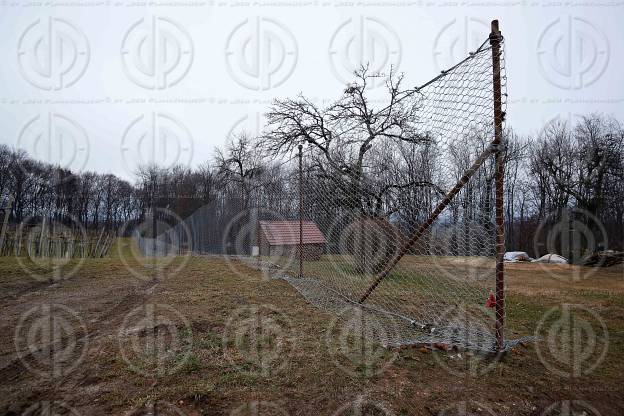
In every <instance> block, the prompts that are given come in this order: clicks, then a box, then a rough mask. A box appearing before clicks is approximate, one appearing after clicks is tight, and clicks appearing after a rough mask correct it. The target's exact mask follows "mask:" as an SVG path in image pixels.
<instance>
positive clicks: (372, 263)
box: [142, 25, 513, 352]
mask: <svg viewBox="0 0 624 416" xmlns="http://www.w3.org/2000/svg"><path fill="white" fill-rule="evenodd" d="M505 87H506V77H505V60H504V52H503V39H502V36H501V35H500V32H498V29H497V27H495V26H494V25H493V32H492V35H490V38H489V39H487V40H485V42H484V43H483V44H482V45H481V46H480V47H479V48H478V50H477V51H475V52H474V53H471V54H470V56H468V57H467V58H466V59H464V60H463V61H461V62H460V63H458V64H457V65H455V66H454V67H452V68H450V69H449V70H447V71H443V73H442V74H441V75H439V76H438V77H436V78H434V79H433V80H431V81H429V82H427V83H425V84H424V85H423V86H421V87H419V88H416V89H414V90H412V91H410V92H408V93H406V94H404V95H402V96H401V98H400V99H399V100H411V104H410V105H412V106H414V108H416V110H417V111H415V117H416V122H415V123H413V126H412V127H410V128H411V129H412V131H410V135H409V139H405V138H398V139H397V140H393V139H392V134H391V133H388V134H385V137H386V138H387V140H386V142H384V143H383V145H382V146H377V147H376V148H375V151H371V152H368V150H369V149H368V147H367V146H368V143H364V144H365V146H360V147H359V149H360V150H359V152H350V150H349V148H348V145H346V146H345V148H343V149H340V161H338V158H336V157H330V155H328V153H327V152H326V151H324V149H319V148H318V147H315V146H308V147H306V148H305V149H302V146H300V147H299V152H300V153H299V160H298V161H299V166H293V167H292V168H291V171H292V172H293V174H291V175H289V179H288V180H287V182H288V184H287V186H286V188H287V189H286V192H282V197H281V198H278V199H277V200H279V201H280V203H276V202H275V201H276V199H275V197H274V196H273V195H268V194H264V195H263V198H262V200H263V201H262V203H256V204H254V205H253V206H252V207H249V206H248V205H249V202H245V201H246V200H245V199H235V198H233V199H232V198H230V199H228V198H226V199H223V200H220V201H215V202H213V203H211V204H209V205H207V206H205V207H203V208H201V209H199V210H198V211H197V212H195V213H194V214H193V215H191V216H190V217H189V218H187V219H186V220H184V221H182V222H180V223H179V224H178V225H176V226H175V227H173V228H171V229H170V230H168V231H167V232H165V233H162V234H161V235H160V236H159V237H158V238H157V239H156V241H153V242H151V244H152V248H153V249H152V253H158V254H161V255H162V254H171V253H175V254H180V253H185V252H194V253H200V254H224V255H238V256H241V258H242V259H249V258H252V257H256V259H254V260H253V261H252V262H250V264H262V265H264V266H266V265H269V266H270V267H272V268H273V269H274V270H277V271H278V273H277V276H279V277H282V278H284V279H285V280H287V281H288V282H290V283H291V284H292V285H293V286H294V287H295V288H296V289H297V290H299V291H300V292H301V293H302V294H303V295H304V296H305V297H306V299H308V300H309V301H310V302H312V303H313V304H315V305H317V306H319V307H322V308H324V309H326V310H329V311H331V312H334V313H337V314H339V315H342V316H344V315H345V311H347V313H346V315H349V312H348V311H349V310H350V308H353V314H355V313H357V314H358V315H362V316H363V318H364V321H363V322H364V323H363V328H364V330H363V333H366V335H368V336H369V337H370V338H372V339H375V340H376V341H377V342H381V343H382V344H384V345H395V346H400V345H405V344H419V343H444V344H446V345H456V346H460V347H464V348H470V349H475V350H481V351H491V352H496V351H502V350H505V349H507V348H509V347H510V346H511V345H513V343H512V342H509V341H505V340H504V338H503V324H504V310H505V308H504V285H503V283H504V280H503V277H504V274H503V253H504V247H503V242H504V239H503V199H502V198H503V172H504V169H503V168H504V156H505V152H504V140H503V137H502V135H503V133H502V132H503V130H502V129H503V120H504V108H505V97H506V93H505V90H506V88H505ZM391 105H400V103H399V102H398V101H397V102H393V103H392V104H391ZM380 114H382V115H383V111H382V112H381V113H380ZM388 114H391V113H390V112H389V113H388ZM389 117H390V116H389ZM389 125H390V127H389V129H390V130H391V129H392V128H394V127H397V128H401V127H403V126H393V120H389ZM414 126H415V127H414ZM344 134H346V135H349V134H351V135H353V137H352V138H349V137H347V139H346V140H345V141H344V142H345V143H347V144H348V143H353V142H355V141H357V140H360V142H358V143H361V140H362V139H361V135H362V134H364V135H365V131H364V133H363V132H362V131H361V130H357V129H348V130H345V133H344ZM357 135H360V136H358V137H356V136H357ZM364 137H365V136H364ZM388 137H390V139H388ZM370 145H371V146H372V143H370ZM361 149H365V150H364V151H362V150H361ZM364 152H368V153H367V154H366V157H364V156H363V154H364ZM142 247H146V242H145V241H144V242H143V243H142ZM144 251H145V250H144ZM147 251H149V250H147ZM259 260H260V261H259ZM356 311H357V312H356Z"/></svg>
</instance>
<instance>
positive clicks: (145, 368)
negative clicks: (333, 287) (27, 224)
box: [0, 243, 624, 416]
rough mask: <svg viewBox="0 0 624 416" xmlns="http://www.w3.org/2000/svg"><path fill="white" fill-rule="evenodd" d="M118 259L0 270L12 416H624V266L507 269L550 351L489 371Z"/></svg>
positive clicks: (196, 265) (537, 348)
mask: <svg viewBox="0 0 624 416" xmlns="http://www.w3.org/2000/svg"><path fill="white" fill-rule="evenodd" d="M120 244H122V245H123V244H125V243H120ZM113 251H114V255H112V256H111V258H106V259H89V260H86V261H85V262H83V263H78V262H76V261H72V262H71V263H69V264H64V265H62V266H58V265H56V266H55V265H49V264H34V263H32V262H25V261H18V260H19V259H16V258H2V259H0V287H1V290H2V296H1V300H0V308H1V310H2V321H1V323H0V389H1V394H0V414H10V415H17V414H31V415H36V414H80V415H104V414H123V415H142V414H162V415H169V414H172V415H173V414H178V415H200V414H205V415H384V414H387V415H437V414H443V415H470V414H475V415H490V414H493V415H576V414H586V415H594V414H595V415H603V416H607V415H622V414H624V383H623V382H624V269H622V268H621V267H620V268H613V269H598V270H596V269H589V268H575V267H571V266H567V265H553V266H545V265H536V264H513V265H509V266H508V297H507V301H508V312H507V321H508V335H509V336H510V337H520V336H525V335H532V334H535V333H536V332H537V333H538V335H540V336H541V340H540V341H539V342H537V343H535V344H527V345H524V346H519V347H517V348H515V349H514V350H513V351H512V352H511V353H509V354H507V355H506V356H504V357H502V358H501V359H500V360H493V359H491V358H485V357H481V356H479V355H475V354H472V353H470V352H465V351H432V350H431V349H427V348H408V349H403V350H400V351H396V350H387V349H384V348H382V347H380V346H378V345H371V344H367V343H364V344H363V343H361V342H359V340H358V337H357V336H354V335H353V334H349V331H350V329H348V328H347V327H345V326H344V323H343V322H342V321H338V320H336V319H335V317H334V316H333V315H330V314H327V313H324V312H322V311H320V310H318V309H317V308H315V307H314V306H312V305H310V304H308V303H307V302H306V301H305V300H304V299H303V298H302V297H301V295H300V294H299V293H298V292H296V291H295V290H294V289H293V288H292V287H291V286H290V285H289V284H288V283H286V282H284V281H279V280H272V279H268V278H267V277H266V276H264V275H263V274H262V273H261V272H259V271H257V270H253V269H250V268H249V267H247V266H245V265H244V264H240V263H237V262H228V261H226V260H224V259H220V258H213V257H192V258H176V259H166V260H163V261H162V263H159V264H157V267H152V265H150V264H149V262H148V264H142V263H140V261H139V260H137V259H135V258H134V257H133V256H131V255H129V254H128V253H130V251H129V250H127V249H126V248H124V247H122V246H119V250H116V249H115V250H113ZM59 268H60V270H59ZM154 270H158V272H154ZM49 279H51V281H50V280H49ZM345 328H347V329H345ZM54 412H56V413H54ZM583 412H585V413H583Z"/></svg>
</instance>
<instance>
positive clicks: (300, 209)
mask: <svg viewBox="0 0 624 416" xmlns="http://www.w3.org/2000/svg"><path fill="white" fill-rule="evenodd" d="M302 152H303V145H301V144H300V145H299V277H300V278H301V277H303V155H302Z"/></svg>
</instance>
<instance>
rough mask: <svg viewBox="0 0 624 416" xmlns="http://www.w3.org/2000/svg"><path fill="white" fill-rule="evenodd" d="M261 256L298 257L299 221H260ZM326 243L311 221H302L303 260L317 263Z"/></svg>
mask: <svg viewBox="0 0 624 416" xmlns="http://www.w3.org/2000/svg"><path fill="white" fill-rule="evenodd" d="M259 228H260V230H259V231H260V232H259V238H258V240H259V246H260V255H261V256H295V257H299V242H300V241H299V221H260V227H259ZM326 242H327V241H326V240H325V236H324V235H323V233H322V232H321V230H319V228H318V226H317V225H316V223H314V222H313V221H303V258H304V259H305V260H308V261H318V260H320V258H321V255H322V254H323V252H324V246H325V243H326Z"/></svg>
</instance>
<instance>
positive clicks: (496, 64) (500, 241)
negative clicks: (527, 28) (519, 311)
mask: <svg viewBox="0 0 624 416" xmlns="http://www.w3.org/2000/svg"><path fill="white" fill-rule="evenodd" d="M491 29H492V33H490V45H491V46H492V75H493V77H492V78H493V86H492V91H493V93H494V97H493V98H494V141H493V143H494V144H495V145H496V146H497V147H496V151H495V158H496V172H495V177H494V182H495V204H496V208H495V211H496V324H495V329H496V350H497V351H498V352H500V351H502V350H503V349H504V348H505V337H504V328H505V265H504V263H503V257H504V254H505V222H504V217H503V215H504V211H503V209H504V207H503V191H504V189H503V184H504V176H505V152H504V150H503V149H504V143H503V117H504V115H503V110H502V96H501V62H500V55H501V40H502V35H501V32H500V29H499V26H498V20H493V21H492V26H491Z"/></svg>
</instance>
